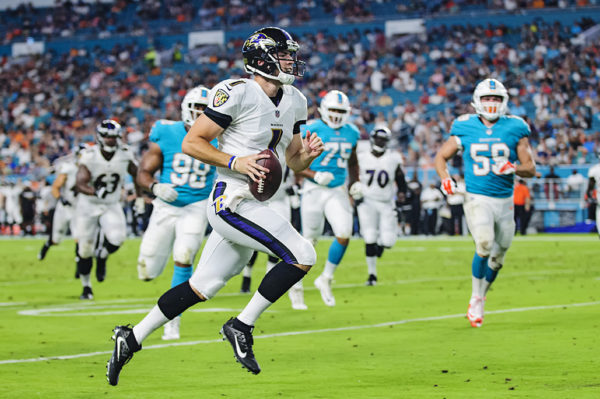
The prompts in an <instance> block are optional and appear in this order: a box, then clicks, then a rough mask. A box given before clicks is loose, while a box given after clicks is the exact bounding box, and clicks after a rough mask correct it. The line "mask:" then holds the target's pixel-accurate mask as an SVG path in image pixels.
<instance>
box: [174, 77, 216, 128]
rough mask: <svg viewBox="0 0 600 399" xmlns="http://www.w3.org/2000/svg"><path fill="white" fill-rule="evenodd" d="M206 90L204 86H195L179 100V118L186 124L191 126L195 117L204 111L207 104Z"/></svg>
mask: <svg viewBox="0 0 600 399" xmlns="http://www.w3.org/2000/svg"><path fill="white" fill-rule="evenodd" d="M209 92H210V90H208V89H207V88H206V87H204V86H196V87H194V88H193V89H191V90H190V91H188V92H187V93H186V94H185V97H183V101H182V102H181V120H182V121H183V123H185V124H186V126H188V127H189V126H192V125H193V124H194V122H195V121H196V119H198V117H199V116H200V115H202V114H203V113H204V109H205V108H206V106H207V105H208V93H209Z"/></svg>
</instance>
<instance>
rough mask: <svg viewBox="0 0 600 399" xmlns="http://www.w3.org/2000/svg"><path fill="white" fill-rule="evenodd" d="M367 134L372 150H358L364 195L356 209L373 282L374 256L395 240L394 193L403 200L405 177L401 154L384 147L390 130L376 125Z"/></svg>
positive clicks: (374, 279)
mask: <svg viewBox="0 0 600 399" xmlns="http://www.w3.org/2000/svg"><path fill="white" fill-rule="evenodd" d="M370 136H371V137H370V141H371V151H363V152H359V153H358V163H359V165H360V181H361V182H362V184H363V185H364V198H363V201H361V202H359V204H358V206H357V211H358V220H359V223H360V234H361V235H362V237H363V239H364V240H365V253H366V257H367V269H368V273H369V277H368V278H367V282H366V284H367V285H375V284H376V283H377V258H378V257H381V255H382V254H383V250H384V248H391V247H393V246H394V244H395V243H396V238H397V235H398V233H397V230H398V221H397V215H396V196H397V197H399V201H403V200H404V196H405V195H406V180H405V179H404V172H403V171H402V156H401V155H400V153H398V152H396V151H391V150H388V149H387V146H388V143H389V142H390V140H391V138H392V133H391V132H390V130H389V129H388V128H387V127H385V126H381V127H376V128H375V129H374V130H373V131H372V132H371V135H370ZM394 183H395V186H396V187H394Z"/></svg>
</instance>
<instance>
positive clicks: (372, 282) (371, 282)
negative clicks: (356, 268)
mask: <svg viewBox="0 0 600 399" xmlns="http://www.w3.org/2000/svg"><path fill="white" fill-rule="evenodd" d="M365 285H377V276H376V275H374V274H369V278H368V279H367V282H366V283H365Z"/></svg>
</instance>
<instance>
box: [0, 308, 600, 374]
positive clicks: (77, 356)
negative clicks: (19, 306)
mask: <svg viewBox="0 0 600 399" xmlns="http://www.w3.org/2000/svg"><path fill="white" fill-rule="evenodd" d="M596 305H600V301H596V302H582V303H571V304H562V305H546V306H528V307H523V308H512V309H502V310H492V311H487V312H486V315H490V314H502V313H517V312H529V311H532V310H549V309H561V308H570V307H584V306H596ZM461 317H465V314H464V313H459V314H451V315H442V316H431V317H420V318H416V319H405V320H396V321H389V322H385V323H378V324H368V325H359V326H346V327H336V328H323V329H318V330H303V331H287V332H281V333H275V334H263V335H256V336H254V338H255V339H265V338H276V337H287V336H291V335H308V334H320V333H327V332H339V331H351V330H363V329H367V328H380V327H389V326H396V325H401V324H408V323H415V322H427V321H438V320H447V319H457V318H461ZM217 342H222V340H221V339H211V340H201V341H188V342H173V343H168V344H159V345H149V346H145V347H144V349H145V350H148V349H160V348H170V347H174V346H193V345H200V344H214V343H217ZM111 353H112V351H102V352H89V353H79V354H75V355H61V356H47V357H36V358H31V359H7V360H0V365H1V364H16V363H34V362H45V361H49V360H69V359H80V358H83V357H91V356H96V355H109V354H111Z"/></svg>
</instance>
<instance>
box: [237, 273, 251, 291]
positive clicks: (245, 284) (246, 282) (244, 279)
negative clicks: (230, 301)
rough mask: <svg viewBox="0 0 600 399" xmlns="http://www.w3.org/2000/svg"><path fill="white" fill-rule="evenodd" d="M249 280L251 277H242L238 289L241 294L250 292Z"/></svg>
mask: <svg viewBox="0 0 600 399" xmlns="http://www.w3.org/2000/svg"><path fill="white" fill-rule="evenodd" d="M251 281H252V279H251V278H250V277H246V276H243V277H242V288H241V289H240V292H241V293H242V294H248V293H250V282H251Z"/></svg>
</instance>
